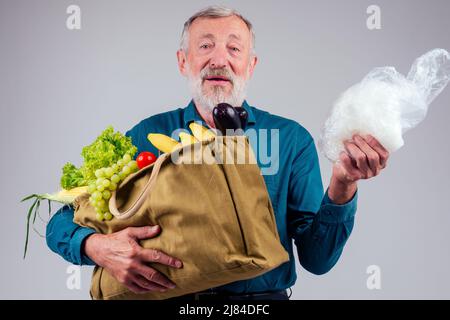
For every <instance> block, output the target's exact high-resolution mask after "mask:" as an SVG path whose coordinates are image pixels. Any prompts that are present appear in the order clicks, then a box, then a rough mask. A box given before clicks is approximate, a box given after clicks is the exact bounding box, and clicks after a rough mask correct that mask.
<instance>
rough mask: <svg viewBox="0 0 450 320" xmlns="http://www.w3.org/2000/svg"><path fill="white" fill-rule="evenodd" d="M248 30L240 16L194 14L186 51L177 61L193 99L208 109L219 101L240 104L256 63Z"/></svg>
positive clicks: (181, 52)
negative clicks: (197, 15) (223, 16)
mask: <svg viewBox="0 0 450 320" xmlns="http://www.w3.org/2000/svg"><path fill="white" fill-rule="evenodd" d="M251 45H252V39H251V33H250V31H249V29H248V27H247V25H246V24H245V22H244V21H242V20H241V19H240V18H238V17H236V16H231V17H225V18H197V19H196V20H194V22H193V23H192V25H191V26H190V28H189V42H188V52H187V53H186V52H184V51H179V52H178V53H177V55H178V63H179V67H180V71H181V72H182V74H184V75H185V76H187V77H188V80H189V85H190V89H191V93H192V95H193V98H194V102H196V103H199V104H201V105H202V106H204V107H206V108H208V109H209V110H212V108H214V106H216V105H217V104H218V103H221V102H227V103H229V104H231V105H233V106H238V105H239V106H240V105H242V102H243V100H244V99H245V94H246V84H247V81H248V80H249V78H250V77H251V75H252V74H253V69H254V66H255V64H256V57H255V56H254V55H252V52H251Z"/></svg>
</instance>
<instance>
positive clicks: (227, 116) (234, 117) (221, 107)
mask: <svg viewBox="0 0 450 320" xmlns="http://www.w3.org/2000/svg"><path fill="white" fill-rule="evenodd" d="M213 118H214V124H215V125H216V128H217V129H218V130H220V132H222V134H226V132H227V129H229V130H238V129H242V123H241V119H240V117H239V114H238V112H237V111H236V110H235V108H233V107H232V106H231V105H229V104H228V103H219V104H218V105H217V106H216V107H215V108H214V109H213Z"/></svg>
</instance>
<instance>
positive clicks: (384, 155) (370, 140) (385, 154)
mask: <svg viewBox="0 0 450 320" xmlns="http://www.w3.org/2000/svg"><path fill="white" fill-rule="evenodd" d="M363 138H364V140H365V141H366V142H367V144H368V145H369V146H371V147H372V149H374V150H375V151H376V152H377V153H378V155H379V157H380V165H381V168H382V169H384V168H385V167H386V164H387V160H388V158H389V151H387V150H386V148H384V147H383V146H382V145H381V143H380V142H379V141H378V140H377V139H375V138H374V137H373V136H371V135H370V134H369V135H367V136H366V137H363Z"/></svg>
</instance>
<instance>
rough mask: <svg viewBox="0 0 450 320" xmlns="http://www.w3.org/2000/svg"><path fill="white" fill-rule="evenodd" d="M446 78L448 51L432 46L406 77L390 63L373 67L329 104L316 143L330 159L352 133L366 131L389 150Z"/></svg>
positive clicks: (415, 121) (419, 117)
mask: <svg viewBox="0 0 450 320" xmlns="http://www.w3.org/2000/svg"><path fill="white" fill-rule="evenodd" d="M449 80H450V54H449V53H448V52H447V51H446V50H444V49H434V50H431V51H429V52H427V53H426V54H424V55H423V56H421V57H419V58H417V59H416V61H415V62H414V63H413V65H412V67H411V70H410V71H409V73H408V75H407V77H405V76H403V75H402V74H400V73H399V72H397V71H396V70H395V68H394V67H379V68H375V69H373V70H372V71H371V72H369V74H367V75H366V76H365V77H364V79H363V80H362V81H361V82H360V83H358V84H356V85H354V86H352V87H350V88H349V89H347V90H346V91H345V92H344V93H343V94H342V95H341V96H340V97H339V98H338V99H337V101H336V102H335V103H334V106H333V109H332V111H331V115H330V116H329V118H328V119H327V121H326V122H325V126H324V128H323V130H322V134H321V137H320V140H319V148H320V149H321V151H322V153H323V154H324V155H325V156H326V157H327V158H328V159H329V160H331V161H332V162H336V161H337V160H338V159H339V154H340V153H341V152H342V151H344V150H345V148H344V144H343V141H345V140H348V139H351V138H352V136H353V135H354V134H361V135H366V134H371V135H372V136H374V137H375V138H376V139H377V140H378V141H379V142H380V143H381V144H382V145H383V146H384V147H385V148H386V149H387V150H388V151H389V152H394V151H396V150H398V149H399V148H400V147H402V146H403V144H404V141H403V134H404V133H405V132H406V131H408V130H410V129H411V128H414V127H415V126H417V124H419V123H420V122H421V121H422V120H423V119H424V118H425V116H426V114H427V110H428V106H429V105H430V103H431V102H432V101H433V100H434V99H435V98H436V97H437V96H438V95H439V93H441V91H442V90H443V89H444V88H445V86H446V85H447V83H448V82H449Z"/></svg>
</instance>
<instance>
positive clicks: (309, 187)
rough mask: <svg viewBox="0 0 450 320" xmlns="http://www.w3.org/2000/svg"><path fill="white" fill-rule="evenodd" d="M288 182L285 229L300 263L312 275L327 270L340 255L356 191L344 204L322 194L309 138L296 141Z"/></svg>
mask: <svg viewBox="0 0 450 320" xmlns="http://www.w3.org/2000/svg"><path fill="white" fill-rule="evenodd" d="M297 144H298V146H297V147H298V148H297V155H296V157H295V159H294V161H293V165H292V173H291V177H290V183H289V199H288V209H287V210H288V215H287V217H288V230H289V234H290V236H291V238H293V239H294V241H295V244H296V246H297V251H298V257H299V262H300V264H301V265H302V266H303V267H304V268H305V269H306V270H308V271H309V272H311V273H313V274H317V275H319V274H324V273H326V272H328V271H329V270H331V269H332V268H333V266H334V265H335V264H336V262H337V261H338V260H339V257H340V256H341V254H342V251H343V248H344V245H345V243H346V242H347V240H348V238H349V236H350V234H351V232H352V229H353V224H354V217H355V214H356V209H357V198H358V194H357V192H356V193H355V195H354V196H353V198H352V199H351V200H350V201H349V202H347V203H345V204H341V205H339V204H335V203H333V202H332V201H331V199H330V198H329V197H328V190H327V192H325V193H323V186H322V180H321V174H320V167H319V159H318V156H317V151H316V147H315V145H314V141H313V139H312V137H311V136H310V135H309V134H308V135H307V139H303V140H302V141H300V142H297Z"/></svg>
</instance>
